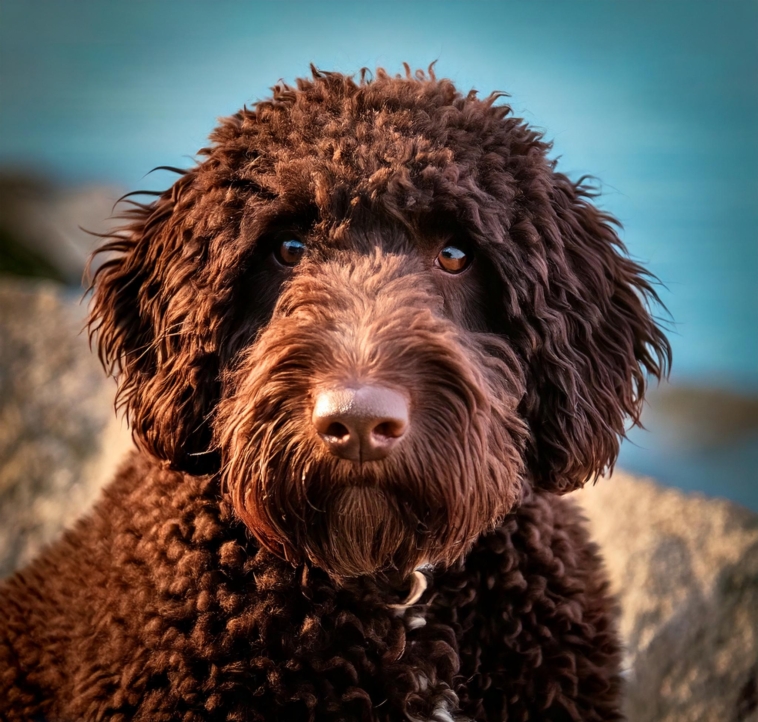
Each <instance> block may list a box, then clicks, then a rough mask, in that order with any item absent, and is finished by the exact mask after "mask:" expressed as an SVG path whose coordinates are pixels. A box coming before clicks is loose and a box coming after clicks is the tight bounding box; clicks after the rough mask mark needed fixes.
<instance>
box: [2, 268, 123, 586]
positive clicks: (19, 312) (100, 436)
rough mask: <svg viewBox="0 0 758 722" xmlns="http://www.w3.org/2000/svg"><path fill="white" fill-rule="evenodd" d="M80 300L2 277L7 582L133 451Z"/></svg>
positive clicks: (61, 290)
mask: <svg viewBox="0 0 758 722" xmlns="http://www.w3.org/2000/svg"><path fill="white" fill-rule="evenodd" d="M80 295H81V294H80V292H79V291H69V290H66V288H65V287H64V286H61V285H60V284H56V283H53V282H49V281H38V280H34V281H32V280H29V281H22V280H17V279H12V278H9V277H0V576H4V575H5V574H8V573H9V572H10V571H12V570H13V569H14V568H16V567H17V566H19V565H21V564H24V563H26V562H27V561H29V560H30V559H31V558H32V557H33V556H34V555H35V554H36V553H37V552H38V551H39V550H40V548H41V546H42V545H43V544H45V543H46V542H48V541H50V540H52V539H54V538H55V537H56V536H58V534H60V532H61V531H62V530H63V529H64V528H65V527H66V526H68V525H70V524H71V523H72V522H73V521H74V520H75V519H76V518H77V517H78V516H79V515H80V514H81V513H82V510H83V509H85V508H87V507H88V506H89V504H90V503H91V502H92V501H93V500H94V498H95V497H96V495H97V493H98V491H99V489H100V486H101V484H102V482H103V480H104V479H107V478H108V476H110V474H111V473H112V470H113V468H114V466H115V465H116V464H117V463H118V460H119V459H120V458H121V456H122V455H123V454H124V453H125V450H126V449H128V448H129V445H130V438H129V434H128V432H127V430H126V429H125V428H122V426H121V423H120V422H119V421H118V420H117V418H116V415H115V413H114V410H113V396H114V392H115V384H114V382H113V381H112V380H110V379H107V378H106V377H105V374H104V372H103V370H102V368H101V367H100V364H99V363H98V361H97V359H96V358H95V356H94V354H92V353H90V350H89V345H88V341H87V336H86V333H82V328H83V325H84V314H85V309H84V306H83V305H80V304H79V297H80Z"/></svg>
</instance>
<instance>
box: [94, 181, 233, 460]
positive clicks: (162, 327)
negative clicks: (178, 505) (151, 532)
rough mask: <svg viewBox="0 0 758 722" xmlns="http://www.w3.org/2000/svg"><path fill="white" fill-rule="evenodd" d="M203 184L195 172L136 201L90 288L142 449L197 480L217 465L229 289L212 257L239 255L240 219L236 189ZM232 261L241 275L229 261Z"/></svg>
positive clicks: (102, 346) (106, 361) (97, 331)
mask: <svg viewBox="0 0 758 722" xmlns="http://www.w3.org/2000/svg"><path fill="white" fill-rule="evenodd" d="M170 170H175V169H170ZM203 181H204V179H203V178H202V174H201V173H200V172H199V170H198V168H195V169H193V170H191V171H189V172H186V173H183V174H182V176H181V177H180V178H179V179H178V180H177V182H176V183H175V184H174V185H173V186H172V187H171V188H170V189H169V190H167V191H165V192H164V193H162V194H151V195H153V196H157V197H156V198H155V200H153V202H151V203H147V204H141V203H135V202H133V201H130V203H131V207H130V209H129V210H128V211H126V213H125V214H123V215H122V216H121V217H122V218H124V219H126V220H127V225H126V226H124V227H123V228H121V229H120V230H119V231H118V232H116V233H115V234H113V235H111V236H109V237H108V239H109V240H108V242H107V243H105V244H104V245H103V246H102V248H100V249H99V251H98V253H102V254H104V255H105V258H106V260H105V262H104V263H102V265H101V266H100V267H99V268H98V269H97V271H96V272H95V274H94V277H93V280H92V286H91V288H92V290H93V291H94V294H93V299H92V303H91V311H90V318H89V329H90V338H91V340H93V341H94V340H96V344H97V350H98V354H99V356H100V360H101V361H102V363H103V365H104V366H105V368H106V370H107V371H108V372H109V373H111V374H113V375H114V376H115V377H116V378H117V380H118V384H119V390H118V396H117V401H118V406H119V407H121V408H123V409H124V410H125V412H126V416H127V419H128V420H129V423H130V426H131V429H132V435H133V437H134V439H135V441H136V443H137V445H138V446H139V447H140V448H142V449H144V450H146V451H148V452H150V453H151V454H153V455H154V456H156V457H158V458H159V459H162V460H164V461H165V462H166V463H168V464H169V465H170V466H171V467H172V468H176V469H181V470H184V471H189V472H193V473H206V472H208V471H211V470H213V468H214V466H215V465H216V464H217V459H215V457H214V455H213V454H212V453H210V452H209V444H210V439H211V434H210V428H209V423H210V418H209V417H210V415H211V414H212V411H213V409H214V406H215V402H216V400H217V395H218V388H219V381H218V376H219V358H220V348H219V344H220V338H222V334H223V331H224V329H223V328H222V326H223V323H224V321H223V319H224V318H225V315H226V314H225V311H226V310H228V305H229V303H230V302H229V287H230V285H231V283H230V279H229V274H228V273H225V270H224V268H223V267H220V266H221V261H220V260H218V259H217V260H215V261H214V258H213V255H214V254H213V248H214V247H216V248H218V247H222V246H223V245H224V243H226V246H227V248H228V249H233V248H234V245H235V244H234V240H235V239H234V236H235V235H236V232H237V230H238V228H237V226H236V225H235V221H234V219H235V217H236V216H239V213H235V212H234V210H235V209H231V210H230V209H229V208H228V207H226V206H227V205H228V203H225V199H226V200H228V198H229V196H230V195H231V194H230V193H228V192H227V190H228V189H226V188H224V186H223V185H222V184H221V183H219V182H218V180H217V179H216V182H215V185H214V184H212V183H209V182H207V181H205V182H203ZM228 236H231V237H228ZM225 260H226V262H227V263H226V264H225V265H226V266H227V269H228V268H230V267H231V268H233V267H234V265H235V258H234V257H233V254H232V253H231V252H227V254H226V258H225ZM225 304H226V306H227V308H225Z"/></svg>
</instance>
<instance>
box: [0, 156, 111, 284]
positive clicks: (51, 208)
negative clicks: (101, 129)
mask: <svg viewBox="0 0 758 722" xmlns="http://www.w3.org/2000/svg"><path fill="white" fill-rule="evenodd" d="M120 195H121V191H120V190H119V189H117V188H115V187H109V186H99V185H88V186H73V187H69V186H57V185H55V184H53V183H51V182H50V181H48V180H45V179H42V178H35V177H32V176H28V175H19V174H17V175H14V174H12V173H9V172H8V171H7V170H4V171H2V172H0V271H2V272H5V273H12V274H15V275H21V276H42V277H45V278H53V279H55V280H58V281H63V282H65V283H67V284H69V285H71V286H77V287H79V286H80V285H81V283H82V274H83V272H84V267H85V264H86V263H87V259H88V258H89V256H90V254H91V253H92V251H93V250H94V249H95V248H96V247H97V246H99V245H100V244H101V242H102V241H101V239H100V238H98V237H97V236H95V235H93V234H92V233H88V232H87V231H94V232H96V233H102V232H105V231H108V230H112V229H113V228H115V227H116V226H118V225H119V224H120V223H121V222H120V221H118V220H117V219H113V218H112V216H113V213H114V207H113V206H114V203H115V202H116V200H117V199H118V197H119V196H120ZM117 210H118V209H117ZM84 229H87V230H84ZM101 260H102V259H96V261H97V262H100V261H101Z"/></svg>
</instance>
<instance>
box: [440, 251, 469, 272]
mask: <svg viewBox="0 0 758 722" xmlns="http://www.w3.org/2000/svg"><path fill="white" fill-rule="evenodd" d="M434 263H435V265H437V266H439V267H440V268H441V269H442V270H443V271H447V272H448V273H460V272H461V271H463V270H465V269H466V268H468V266H469V264H470V263H471V253H470V252H468V251H466V250H464V249H462V248H459V247H458V246H445V247H444V248H443V249H442V250H441V251H440V252H439V253H438V254H437V258H436V259H435V261H434Z"/></svg>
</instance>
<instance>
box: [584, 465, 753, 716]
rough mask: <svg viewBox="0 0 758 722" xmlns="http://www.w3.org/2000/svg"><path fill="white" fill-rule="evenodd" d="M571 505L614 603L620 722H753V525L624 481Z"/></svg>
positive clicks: (691, 497) (708, 504) (694, 500)
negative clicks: (621, 661) (622, 681)
mask: <svg viewBox="0 0 758 722" xmlns="http://www.w3.org/2000/svg"><path fill="white" fill-rule="evenodd" d="M574 498H575V499H576V500H578V501H579V502H580V503H581V504H582V506H583V507H584V510H585V512H586V514H587V516H588V517H589V520H590V525H591V531H592V536H593V538H594V539H595V540H596V541H597V542H598V543H599V544H600V547H601V549H602V551H603V555H604V557H605V560H606V565H607V568H608V571H609V573H610V577H611V583H612V587H613V591H614V593H615V594H617V595H618V598H619V600H620V602H621V608H622V616H621V624H620V627H621V634H622V636H623V638H624V640H625V643H626V665H625V666H626V669H627V682H628V687H627V697H626V713H627V715H628V718H629V721H630V722H687V721H689V720H693V721H695V720H703V721H710V720H713V721H714V722H721V721H723V722H745V721H747V720H750V721H751V722H756V721H758V515H756V514H754V513H752V512H750V511H748V510H746V509H743V508H742V507H739V506H737V505H735V504H732V503H730V502H727V501H724V500H719V499H707V498H705V497H703V496H699V495H695V494H683V493H681V492H679V491H675V490H673V489H666V488H663V487H660V486H658V485H657V484H655V483H654V482H652V481H650V480H644V479H637V478H633V477H630V476H627V475H626V474H623V473H616V474H614V477H613V478H612V479H603V480H601V481H600V482H599V483H598V485H597V486H595V487H590V488H586V489H584V490H583V491H581V492H578V493H577V494H576V495H574Z"/></svg>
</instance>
